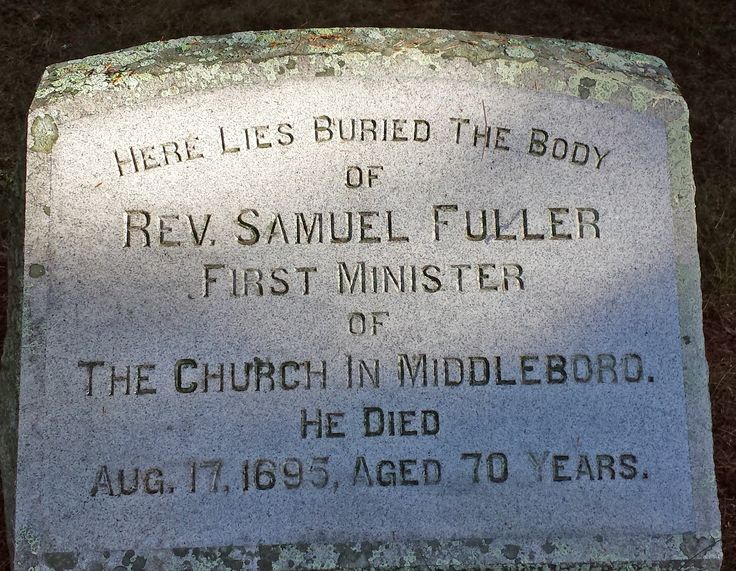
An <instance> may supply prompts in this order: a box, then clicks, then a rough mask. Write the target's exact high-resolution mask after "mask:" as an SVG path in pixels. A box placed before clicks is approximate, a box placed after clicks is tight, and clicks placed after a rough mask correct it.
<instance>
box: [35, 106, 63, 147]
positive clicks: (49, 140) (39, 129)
mask: <svg viewBox="0 0 736 571" xmlns="http://www.w3.org/2000/svg"><path fill="white" fill-rule="evenodd" d="M31 138H32V141H33V142H32V144H31V149H32V150H34V151H37V152H39V153H50V152H51V151H52V149H53V148H54V143H56V141H57V140H58V138H59V129H58V127H57V126H56V121H54V118H53V117H52V116H51V115H39V116H38V117H36V118H35V119H34V120H33V123H32V124H31Z"/></svg>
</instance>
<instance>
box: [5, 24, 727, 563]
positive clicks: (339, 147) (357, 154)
mask: <svg viewBox="0 0 736 571" xmlns="http://www.w3.org/2000/svg"><path fill="white" fill-rule="evenodd" d="M689 144H690V142H689V134H688V119H687V108H686V106H685V103H684V102H683V100H682V98H681V96H680V95H679V92H678V90H677V87H676V85H675V84H674V82H673V80H672V77H671V75H670V73H669V71H668V69H667V67H666V66H665V64H664V63H663V62H662V61H661V60H659V59H657V58H655V57H651V56H646V55H642V54H637V53H629V52H623V51H619V50H614V49H610V48H605V47H601V46H596V45H592V44H584V43H574V42H566V41H558V40H542V39H534V38H525V37H512V36H501V35H493V34H485V33H471V32H448V31H439V30H392V29H369V28H366V29H328V30H293V31H278V32H246V33H239V34H233V35H229V36H222V37H211V38H205V37H192V38H185V39H181V40H175V41H166V42H155V43H151V44H146V45H143V46H139V47H136V48H132V49H129V50H124V51H120V52H115V53H110V54H104V55H97V56H92V57H89V58H86V59H83V60H80V61H73V62H67V63H63V64H58V65H53V66H51V67H49V68H48V69H47V70H46V72H45V74H44V76H43V79H42V80H41V83H40V85H39V87H38V91H37V93H36V98H35V100H34V102H33V104H32V107H31V110H30V112H29V118H28V154H27V159H26V177H25V188H24V190H23V189H19V191H18V215H17V216H16V219H17V220H18V221H19V224H21V223H22V228H19V234H18V236H22V237H23V249H22V250H20V249H18V250H17V252H16V254H17V255H16V258H14V260H15V263H16V269H17V270H18V271H17V273H16V274H14V282H13V287H14V289H13V290H12V291H13V295H14V298H13V299H12V301H11V316H10V317H11V319H10V321H11V331H10V334H9V336H8V341H7V344H6V350H5V357H4V359H5V360H4V365H3V391H4V395H5V398H4V405H5V406H6V407H7V414H6V415H5V418H6V423H7V425H8V426H6V427H5V429H4V449H3V453H4V457H5V472H4V474H3V480H4V483H5V486H6V490H5V492H6V501H7V506H8V512H9V513H8V517H9V524H10V528H11V530H12V541H13V543H14V549H15V564H16V567H17V569H55V570H60V569H89V570H92V569H144V568H145V569H336V568H346V569H347V568H377V569H380V568H417V569H420V568H421V569H424V568H441V569H469V568H495V567H499V568H500V567H504V566H506V567H507V568H508V567H514V566H527V568H529V567H531V568H535V567H537V568H545V567H549V566H554V565H559V566H567V567H569V568H578V567H579V568H611V569H615V568H643V567H647V568H650V567H651V568H656V567H660V568H665V567H667V568H669V567H672V568H675V567H676V568H678V569H689V568H698V569H700V568H708V569H717V568H718V566H719V564H720V558H721V555H720V545H719V537H720V536H719V533H720V523H719V515H718V508H717V502H716V495H715V481H714V474H713V463H712V443H711V432H710V412H709V401H708V392H707V382H708V381H707V366H706V363H705V358H704V351H703V335H702V326H701V309H700V307H701V297H700V289H699V264H698V256H697V250H696V227H695V217H694V185H693V180H692V174H691V164H690V152H689ZM23 197H24V201H25V217H24V219H23V217H22V212H23V208H22V201H23ZM23 220H24V221H23ZM16 468H17V479H16V478H15V474H16Z"/></svg>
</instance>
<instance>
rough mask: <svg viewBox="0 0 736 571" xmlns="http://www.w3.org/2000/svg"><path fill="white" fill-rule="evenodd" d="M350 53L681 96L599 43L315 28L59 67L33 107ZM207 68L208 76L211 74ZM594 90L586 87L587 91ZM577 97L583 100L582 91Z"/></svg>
mask: <svg viewBox="0 0 736 571" xmlns="http://www.w3.org/2000/svg"><path fill="white" fill-rule="evenodd" d="M348 53H353V54H361V53H362V54H380V55H381V56H383V57H384V58H389V59H391V58H394V57H398V56H406V57H411V58H412V59H415V60H417V61H420V60H422V59H423V58H427V61H426V63H427V67H429V68H431V67H432V66H431V65H430V63H431V62H430V61H429V60H430V59H440V60H446V61H448V60H454V59H464V60H466V61H468V62H470V63H472V64H473V65H474V66H480V65H482V64H489V63H496V64H499V63H500V64H502V66H503V67H508V69H507V70H506V71H507V73H506V75H507V76H508V77H509V78H511V79H512V78H513V76H514V75H515V74H517V73H518V72H519V71H522V70H523V68H524V64H525V63H528V62H530V61H536V62H537V63H539V62H542V63H544V62H555V61H565V62H566V63H567V64H568V65H569V66H570V67H571V68H572V67H575V66H576V67H577V68H578V69H577V70H576V71H578V72H580V73H584V72H586V71H590V72H591V73H592V74H596V73H600V72H602V71H603V72H608V73H611V74H620V77H617V78H616V79H617V80H618V81H620V82H627V79H626V78H627V77H631V78H637V80H639V81H642V82H648V83H649V84H650V85H649V87H650V89H652V90H653V91H656V92H659V93H661V94H666V93H674V94H677V93H678V90H677V86H676V85H675V83H674V82H673V80H672V76H671V74H670V72H669V70H668V69H667V66H666V64H665V63H664V62H663V61H662V60H661V59H659V58H657V57H654V56H649V55H645V54H641V53H636V52H630V51H625V50H619V49H614V48H609V47H605V46H600V45H597V44H591V43H585V42H574V41H567V40H557V39H547V38H533V37H525V36H513V35H501V34H494V33H487V32H470V31H462V30H437V29H421V28H404V29H397V28H310V29H296V30H269V31H255V32H238V33H234V34H228V35H223V36H209V37H203V36H190V37H186V38H180V39H176V40H167V41H159V42H150V43H147V44H143V45H140V46H136V47H132V48H128V49H124V50H119V51H115V52H109V53H104V54H99V55H93V56H88V57H86V58H83V59H80V60H73V61H68V62H63V63H58V64H53V65H50V66H49V67H48V68H47V69H46V71H45V72H44V74H43V77H42V79H41V82H40V84H39V86H38V90H37V92H36V100H35V102H34V105H39V104H43V103H52V102H54V101H56V100H58V99H61V98H66V97H69V96H74V95H77V94H80V93H87V94H89V93H93V92H118V93H120V92H123V91H126V90H128V89H131V88H135V89H136V90H137V91H140V90H141V89H142V88H143V89H145V87H146V86H147V85H149V84H151V83H156V81H155V80H156V79H158V80H160V79H162V78H164V77H166V76H167V75H176V74H177V73H178V72H181V71H182V69H183V68H186V69H188V70H192V69H193V68H195V67H197V68H200V69H198V70H196V72H195V73H190V75H191V77H192V78H193V77H195V76H197V75H198V76H199V77H198V78H197V79H199V82H198V85H197V87H198V88H203V87H205V86H206V84H209V86H211V87H222V86H223V84H227V83H238V82H241V81H245V82H247V79H248V78H247V77H238V75H237V74H232V75H229V76H226V77H217V76H218V75H222V74H221V73H220V72H221V71H222V70H221V67H222V66H223V65H229V64H237V63H245V64H252V65H253V66H260V67H262V68H263V69H264V71H267V72H269V73H267V75H268V76H269V77H270V79H272V80H276V79H277V77H278V75H281V74H286V75H289V71H290V70H293V68H290V67H288V66H287V67H285V68H284V69H283V70H281V69H280V67H281V66H280V62H279V60H280V59H281V58H285V57H289V56H313V55H321V56H324V55H331V56H339V55H342V54H348ZM287 63H288V62H287ZM517 66H518V69H514V68H515V67H517ZM207 70H209V73H205V72H206V71H207ZM322 72H323V74H324V75H339V74H340V72H341V69H340V68H339V66H326V67H324V68H323V69H322ZM427 72H429V70H427ZM502 75H503V74H502ZM153 87H155V86H153ZM595 88H596V87H595V86H590V87H587V86H585V84H583V86H582V92H583V93H584V92H585V90H586V89H595ZM604 89H606V88H604ZM572 94H573V95H581V96H582V93H572Z"/></svg>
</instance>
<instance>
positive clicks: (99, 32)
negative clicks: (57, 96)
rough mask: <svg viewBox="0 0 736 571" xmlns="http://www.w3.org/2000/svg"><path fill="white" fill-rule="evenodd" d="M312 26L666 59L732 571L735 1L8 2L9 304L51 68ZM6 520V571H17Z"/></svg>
mask: <svg viewBox="0 0 736 571" xmlns="http://www.w3.org/2000/svg"><path fill="white" fill-rule="evenodd" d="M315 26H316V27H323V26H382V27H428V28H450V29H467V30H479V31H494V32H500V33H504V34H520V35H533V36H547V37H557V38H565V39H571V40H580V41H586V42H595V43H599V44H605V45H609V46H613V47H617V48H623V49H627V50H633V51H639V52H644V53H647V54H652V55H656V56H659V57H661V58H662V59H664V60H665V61H666V62H667V64H668V65H669V67H670V69H671V70H672V74H673V75H674V77H675V80H676V81H677V82H678V83H679V85H680V87H681V89H682V92H683V95H684V97H685V99H686V101H687V102H688V104H689V106H690V113H691V131H692V135H693V147H692V150H693V169H694V172H695V182H696V185H697V195H696V201H697V218H698V244H699V249H700V259H701V264H702V274H703V279H702V287H703V293H704V304H703V312H704V319H705V335H706V350H707V355H708V362H709V364H710V392H711V400H712V407H713V423H714V432H713V435H714V440H715V461H716V475H717V478H718V485H719V499H720V505H721V512H722V517H723V533H724V539H723V543H724V545H723V547H724V551H725V559H724V569H726V570H731V569H736V422H734V418H735V417H736V104H735V102H736V0H628V1H616V0H609V1H607V2H606V1H603V2H600V1H599V2H593V1H585V0H578V1H575V0H547V1H536V2H534V1H530V0H526V1H524V0H509V1H492V0H488V1H484V2H480V1H476V2H471V1H467V0H466V1H456V2H447V1H441V0H395V1H393V2H385V3H379V2H372V1H368V0H366V1H364V2H360V3H357V2H356V3H354V4H353V3H351V2H331V1H327V0H315V1H307V0H302V1H295V2H287V1H283V0H272V1H271V2H262V1H252V2H247V1H246V0H243V1H241V2H226V1H222V0H220V1H217V0H127V1H119V0H78V1H71V0H65V1H64V0H62V1H56V2H55V1H53V0H47V1H38V0H37V1H33V0H31V1H27V2H18V1H12V2H11V1H9V0H0V190H2V191H3V192H2V195H1V196H0V201H2V202H0V223H1V224H0V266H1V267H0V306H2V307H0V309H3V308H4V306H5V304H6V299H5V294H4V292H5V267H6V262H5V259H6V250H7V227H8V224H7V216H6V214H5V213H6V208H5V204H4V201H5V200H6V198H7V194H8V193H7V185H8V184H9V181H10V177H11V175H12V173H13V172H14V169H15V166H16V164H17V161H18V158H19V156H20V152H21V149H22V141H23V132H24V129H25V114H26V111H27V109H28V106H29V104H30V102H31V99H32V98H33V92H34V90H35V87H36V84H37V82H38V80H39V78H40V77H41V73H42V72H43V69H44V67H45V66H47V65H48V64H51V63H54V62H60V61H65V60H69V59H75V58H80V57H84V56H86V55H90V54H96V53H101V52H106V51H111V50H116V49H120V48H124V47H129V46H133V45H136V44H141V43H144V42H150V41H157V40H162V39H172V38H177V37H181V36H188V35H212V34H224V33H229V32H235V31H243V30H265V29H277V28H303V27H315ZM4 314H5V312H4V311H0V335H4V330H5V315H4ZM0 509H1V508H0ZM1 520H2V518H0V532H1V533H0V571H5V569H9V568H10V567H9V563H8V560H7V546H6V545H5V544H4V539H5V537H4V530H2V528H1V526H2V523H1Z"/></svg>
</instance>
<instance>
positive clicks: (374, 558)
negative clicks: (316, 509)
mask: <svg viewBox="0 0 736 571" xmlns="http://www.w3.org/2000/svg"><path fill="white" fill-rule="evenodd" d="M24 540H27V541H28V542H29V544H30V545H36V546H37V545H38V541H37V540H35V543H34V538H32V537H31V536H30V535H25V536H24ZM590 542H594V543H596V546H595V547H594V548H592V549H590V548H589V549H588V550H587V553H586V556H585V557H584V558H581V557H580V556H579V550H580V540H574V539H572V540H571V539H568V540H564V539H556V538H547V539H546V540H544V542H543V541H542V540H535V541H524V542H520V541H519V540H518V539H516V540H514V539H509V540H504V539H495V540H494V539H475V540H462V541H459V540H458V541H411V542H404V543H383V542H368V541H364V542H356V543H298V544H288V545H260V546H254V547H241V546H232V545H230V546H222V547H184V548H162V549H138V550H134V549H127V550H126V549H120V550H100V551H95V552H85V553H83V554H79V553H77V552H54V553H39V552H36V553H35V554H33V555H32V556H27V557H25V558H24V559H23V560H22V561H17V562H16V563H17V564H18V567H19V568H23V569H34V570H37V571H47V570H53V571H62V570H64V569H85V570H95V569H96V570H101V569H126V570H127V571H140V570H142V569H155V570H171V571H180V570H181V569H192V570H196V571H199V570H202V571H204V570H212V569H215V570H218V571H219V570H222V571H226V570H236V569H258V570H268V571H293V570H295V569H303V570H347V569H376V570H382V571H383V570H393V569H396V570H398V569H401V570H407V571H408V570H420V569H421V570H428V569H438V570H448V571H449V570H453V571H460V570H462V571H466V570H478V571H481V570H482V571H491V570H494V571H495V570H498V571H501V570H509V571H510V570H524V569H526V570H529V571H533V570H535V571H536V570H539V571H542V570H545V569H550V570H561V569H565V570H570V571H573V570H580V571H583V570H585V571H593V570H601V571H604V570H610V571H617V570H621V571H624V570H626V571H645V570H646V571H656V570H679V571H690V570H696V569H697V570H702V569H708V570H712V571H717V569H718V568H719V566H720V559H718V558H714V557H712V556H709V554H712V552H711V551H710V549H709V548H710V547H712V542H711V543H710V544H707V545H703V544H701V543H700V542H699V541H698V540H697V539H696V538H695V536H693V535H691V534H686V535H673V536H661V537H658V538H656V539H654V540H653V539H641V538H636V537H629V538H626V537H617V538H616V539H613V540H611V541H607V540H606V539H604V538H602V537H599V538H597V539H592V538H588V539H587V540H585V543H590ZM587 547H590V546H587ZM676 549H677V550H679V556H678V555H675V550H676ZM632 550H636V551H637V552H638V553H639V554H640V557H639V558H637V559H632V558H631V557H630V552H631V551H632ZM26 555H28V552H27V551H26Z"/></svg>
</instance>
